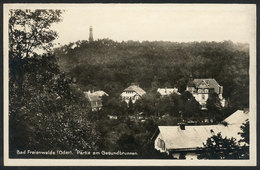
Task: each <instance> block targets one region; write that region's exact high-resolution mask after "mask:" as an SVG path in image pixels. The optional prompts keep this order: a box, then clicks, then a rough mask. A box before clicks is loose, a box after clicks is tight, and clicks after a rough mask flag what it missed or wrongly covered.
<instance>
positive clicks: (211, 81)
mask: <svg viewBox="0 0 260 170" xmlns="http://www.w3.org/2000/svg"><path fill="white" fill-rule="evenodd" d="M202 83H205V84H206V86H207V87H208V88H214V90H215V92H216V93H219V87H220V85H219V84H218V82H217V81H216V80H215V79H194V80H193V81H192V82H190V83H188V86H189V87H193V86H195V87H196V88H198V87H199V86H200V85H201V84H202Z"/></svg>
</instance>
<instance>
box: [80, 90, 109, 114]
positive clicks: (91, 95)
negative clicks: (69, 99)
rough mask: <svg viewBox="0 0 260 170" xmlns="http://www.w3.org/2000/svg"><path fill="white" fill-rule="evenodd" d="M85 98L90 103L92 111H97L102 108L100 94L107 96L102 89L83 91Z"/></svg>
mask: <svg viewBox="0 0 260 170" xmlns="http://www.w3.org/2000/svg"><path fill="white" fill-rule="evenodd" d="M84 94H85V96H86V98H87V99H88V101H89V102H90V105H91V109H92V111H98V110H100V109H101V108H102V106H103V105H102V96H108V94H107V93H106V92H104V91H101V90H99V91H95V92H94V91H93V92H90V91H87V92H84Z"/></svg>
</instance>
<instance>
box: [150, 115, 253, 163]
mask: <svg viewBox="0 0 260 170" xmlns="http://www.w3.org/2000/svg"><path fill="white" fill-rule="evenodd" d="M247 119H249V112H244V111H242V110H238V111H236V112H235V113H233V114H232V115H230V116H229V117H228V118H226V119H225V120H224V121H225V122H227V126H225V125H223V124H218V125H200V126H198V125H197V126H185V125H184V124H181V125H179V126H158V129H157V130H156V132H155V134H154V136H153V139H154V148H155V149H156V150H158V151H160V152H161V153H167V154H169V155H172V157H174V158H177V159H179V158H180V156H181V154H182V153H184V154H185V157H186V159H188V160H195V159H197V156H198V154H199V153H201V152H202V149H203V147H204V146H203V143H205V142H206V141H207V139H208V138H209V137H211V136H212V135H214V134H217V133H219V132H221V135H222V136H223V137H227V138H231V137H234V138H235V139H237V141H238V140H240V139H241V136H240V135H239V134H238V132H241V129H240V126H241V125H242V124H243V123H244V122H245V121H246V120H247ZM241 145H243V144H241Z"/></svg>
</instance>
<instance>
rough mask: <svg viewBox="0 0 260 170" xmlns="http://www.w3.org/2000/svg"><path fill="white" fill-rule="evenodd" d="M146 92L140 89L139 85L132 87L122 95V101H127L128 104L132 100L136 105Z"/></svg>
mask: <svg viewBox="0 0 260 170" xmlns="http://www.w3.org/2000/svg"><path fill="white" fill-rule="evenodd" d="M144 94H146V92H145V91H144V90H143V89H142V88H140V87H139V86H137V85H131V86H129V87H127V88H126V89H125V90H124V91H123V92H122V93H121V95H120V96H121V99H122V100H123V101H125V102H126V103H127V104H128V103H129V101H130V100H132V102H133V103H135V102H136V101H137V100H138V99H140V98H141V97H142V96H143V95H144Z"/></svg>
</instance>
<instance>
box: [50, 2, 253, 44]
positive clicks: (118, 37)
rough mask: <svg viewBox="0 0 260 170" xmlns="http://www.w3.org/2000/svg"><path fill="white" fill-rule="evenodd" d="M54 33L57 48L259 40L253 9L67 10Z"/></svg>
mask: <svg viewBox="0 0 260 170" xmlns="http://www.w3.org/2000/svg"><path fill="white" fill-rule="evenodd" d="M66 7H67V9H66V12H65V13H64V14H63V21H62V22H61V23H59V24H57V25H55V26H54V27H53V28H54V29H55V30H57V32H58V33H59V38H58V39H57V40H56V42H57V43H61V44H67V43H69V42H75V41H78V40H88V37H89V27H90V26H92V27H93V34H94V39H103V38H109V39H112V40H115V41H127V40H139V41H143V40H148V41H156V40H158V41H159V40H163V41H176V42H189V41H223V40H231V41H234V42H249V41H250V38H252V36H253V37H254V36H255V15H256V14H255V6H254V5H245V4H244V5H212V4H211V5H202V4H201V5H191V4H190V5H188V4H186V5H181V4H161V5H157V4H149V5H147V4H143V5H142V4H131V5H130V4H117V5H116V4H108V5H105V4H103V5H101V4H99V5H98V4H92V5H90V4H89V5H71V6H66Z"/></svg>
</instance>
